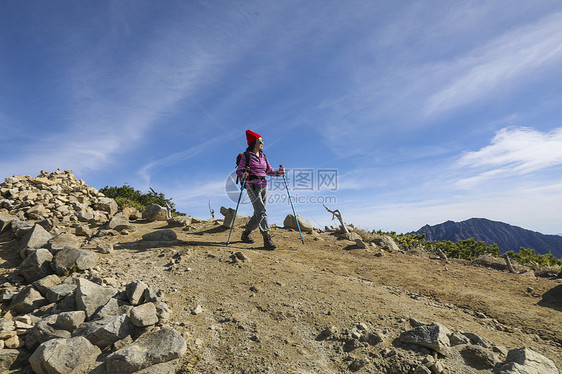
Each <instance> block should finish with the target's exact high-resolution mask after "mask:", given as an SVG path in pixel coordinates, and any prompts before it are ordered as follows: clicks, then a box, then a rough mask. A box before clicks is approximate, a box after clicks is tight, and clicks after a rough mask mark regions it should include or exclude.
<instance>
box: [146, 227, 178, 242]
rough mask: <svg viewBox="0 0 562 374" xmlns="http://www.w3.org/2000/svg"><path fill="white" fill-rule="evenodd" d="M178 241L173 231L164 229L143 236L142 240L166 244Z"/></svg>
mask: <svg viewBox="0 0 562 374" xmlns="http://www.w3.org/2000/svg"><path fill="white" fill-rule="evenodd" d="M176 239H177V235H176V233H175V232H174V231H173V230H169V229H164V230H158V231H154V232H149V233H148V234H144V235H143V236H142V240H146V241H154V242H166V241H173V240H176Z"/></svg>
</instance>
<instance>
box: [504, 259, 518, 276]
mask: <svg viewBox="0 0 562 374" xmlns="http://www.w3.org/2000/svg"><path fill="white" fill-rule="evenodd" d="M503 257H504V258H505V264H506V265H507V270H509V272H510V273H517V272H516V271H515V269H514V268H513V265H512V264H511V260H510V259H509V256H508V255H504V256H503Z"/></svg>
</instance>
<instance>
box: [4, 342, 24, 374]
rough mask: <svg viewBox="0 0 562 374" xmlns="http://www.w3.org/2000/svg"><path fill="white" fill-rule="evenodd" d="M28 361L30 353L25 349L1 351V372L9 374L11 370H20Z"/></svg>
mask: <svg viewBox="0 0 562 374" xmlns="http://www.w3.org/2000/svg"><path fill="white" fill-rule="evenodd" d="M28 359H29V353H27V350H25V349H6V348H4V349H0V372H1V373H9V372H10V370H11V369H14V368H20V367H22V366H24V365H25V364H26V363H27V360H28Z"/></svg>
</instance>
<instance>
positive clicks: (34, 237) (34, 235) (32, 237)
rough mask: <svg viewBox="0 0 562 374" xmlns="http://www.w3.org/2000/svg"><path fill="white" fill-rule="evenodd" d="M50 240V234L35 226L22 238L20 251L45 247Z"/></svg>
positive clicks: (39, 226)
mask: <svg viewBox="0 0 562 374" xmlns="http://www.w3.org/2000/svg"><path fill="white" fill-rule="evenodd" d="M51 238H52V236H51V234H49V233H48V232H47V231H46V230H45V229H44V228H43V227H42V226H41V225H37V224H35V225H34V226H33V228H32V229H31V230H29V231H28V232H27V233H26V234H25V236H24V237H23V239H22V241H21V245H20V249H25V248H31V249H37V248H41V247H45V246H46V245H47V243H48V242H49V240H50V239H51Z"/></svg>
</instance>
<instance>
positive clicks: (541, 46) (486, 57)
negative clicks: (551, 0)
mask: <svg viewBox="0 0 562 374" xmlns="http://www.w3.org/2000/svg"><path fill="white" fill-rule="evenodd" d="M560 24H562V13H555V14H552V15H549V16H546V17H544V18H542V19H539V20H537V21H536V22H535V23H533V24H530V25H526V26H523V27H520V28H517V29H515V30H511V31H509V32H506V33H504V34H503V35H500V36H498V37H497V38H495V39H493V40H491V41H489V42H487V43H486V44H485V45H484V46H482V47H479V48H476V49H474V50H471V51H470V52H469V53H466V54H464V55H463V56H461V58H459V59H456V60H454V61H448V62H446V63H443V64H441V66H439V65H437V66H435V68H436V69H439V70H441V71H442V72H445V73H447V74H450V76H451V81H450V82H449V83H448V84H446V85H445V86H444V87H442V88H440V89H439V90H438V91H437V92H435V93H433V94H432V95H431V96H430V97H429V99H428V101H427V104H426V108H425V112H426V115H432V114H436V113H439V112H443V111H447V110H450V109H454V108H457V107H460V106H463V105H466V104H468V103H471V102H474V101H477V100H484V99H486V98H488V97H490V96H491V95H496V94H498V92H509V91H510V90H511V89H512V88H513V87H518V86H519V85H520V84H522V83H523V82H526V81H528V80H529V79H534V78H536V77H541V78H543V79H544V78H548V76H547V75H548V69H546V67H547V66H548V65H553V64H554V63H556V62H559V61H560V60H562V42H561V40H562V29H561V28H560Z"/></svg>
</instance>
